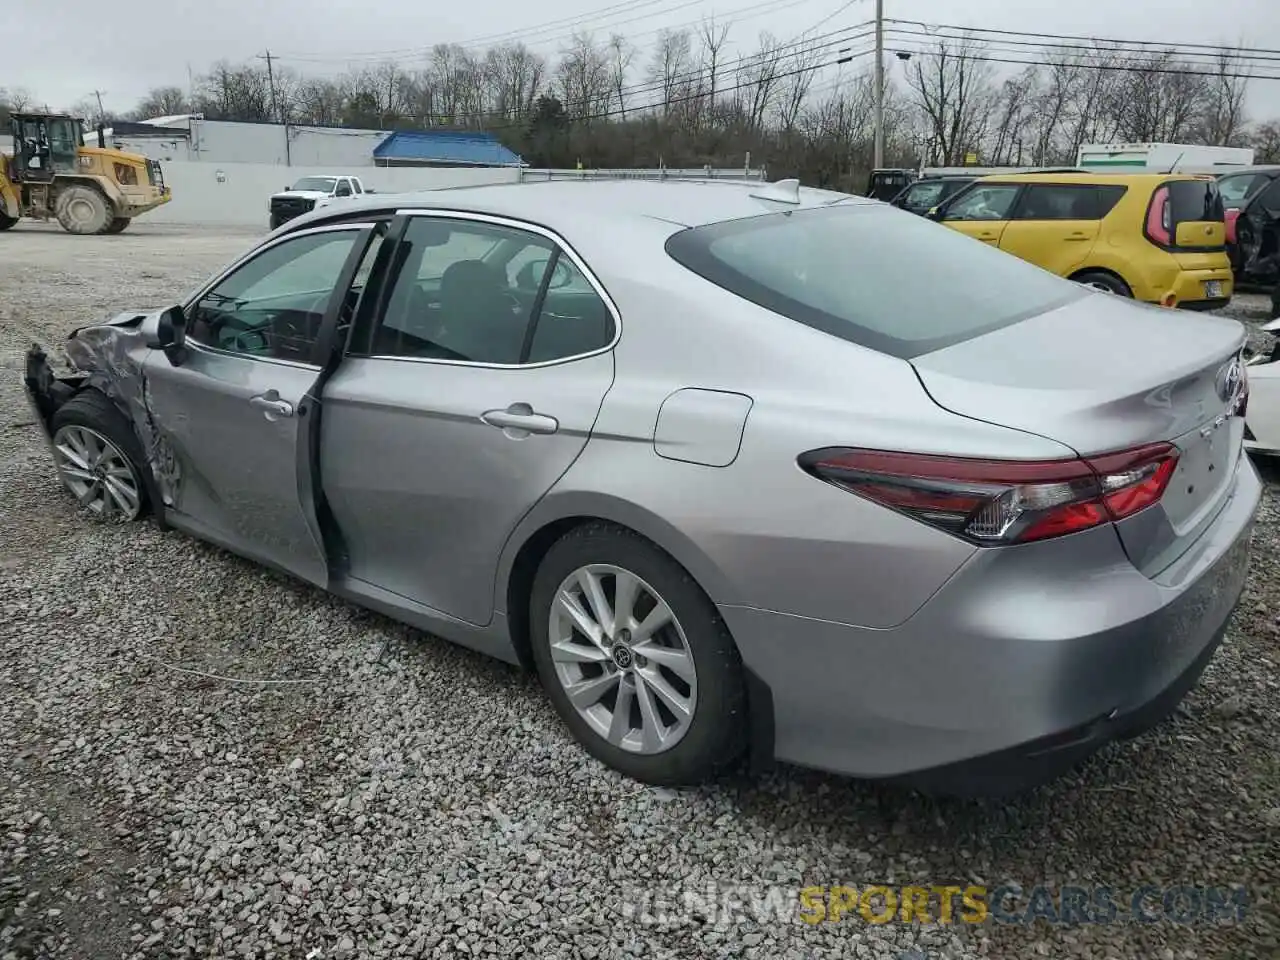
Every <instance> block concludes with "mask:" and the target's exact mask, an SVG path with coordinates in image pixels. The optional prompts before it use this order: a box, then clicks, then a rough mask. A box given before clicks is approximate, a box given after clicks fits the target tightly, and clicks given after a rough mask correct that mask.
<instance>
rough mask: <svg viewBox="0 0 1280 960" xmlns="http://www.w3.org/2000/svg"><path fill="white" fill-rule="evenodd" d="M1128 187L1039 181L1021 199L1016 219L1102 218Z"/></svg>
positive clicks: (1029, 187) (1015, 214)
mask: <svg viewBox="0 0 1280 960" xmlns="http://www.w3.org/2000/svg"><path fill="white" fill-rule="evenodd" d="M1125 189H1126V188H1125V187H1122V186H1113V185H1106V186H1096V185H1093V184H1080V183H1036V184H1031V185H1030V186H1028V187H1027V189H1026V191H1025V192H1024V193H1023V195H1022V199H1021V200H1020V201H1018V209H1017V211H1016V212H1015V213H1014V215H1013V216H1014V219H1015V220H1101V219H1102V218H1103V217H1105V216H1106V215H1107V214H1108V213H1110V212H1111V210H1112V208H1113V207H1114V206H1115V205H1116V204H1117V203H1119V202H1120V198H1121V197H1123V196H1124V193H1125Z"/></svg>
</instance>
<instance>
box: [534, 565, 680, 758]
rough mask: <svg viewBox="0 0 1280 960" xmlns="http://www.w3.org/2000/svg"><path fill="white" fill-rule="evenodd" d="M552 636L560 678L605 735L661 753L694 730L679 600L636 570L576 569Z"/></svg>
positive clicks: (557, 607)
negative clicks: (670, 599)
mask: <svg viewBox="0 0 1280 960" xmlns="http://www.w3.org/2000/svg"><path fill="white" fill-rule="evenodd" d="M547 638H548V642H549V644H550V653H551V660H552V662H553V664H554V665H555V673H556V679H557V680H558V681H559V682H560V684H561V686H562V687H563V688H564V691H565V693H566V694H567V695H568V698H569V702H570V703H571V704H572V705H573V708H574V709H575V710H576V711H577V712H578V714H579V715H580V716H581V717H582V719H583V720H585V721H586V722H587V725H588V726H590V727H591V729H592V730H593V731H595V733H597V734H598V735H599V736H600V737H602V738H603V739H605V740H606V741H608V742H609V743H611V744H613V745H614V746H615V747H618V748H619V749H621V750H625V751H627V752H629V753H638V754H656V753H662V752H663V751H666V750H669V749H671V748H672V747H674V746H675V745H676V744H677V743H679V742H680V740H681V739H682V738H683V737H684V735H685V734H686V733H687V732H688V730H689V726H690V724H691V723H692V722H693V718H694V714H695V711H696V710H697V705H698V675H697V670H696V669H695V667H694V661H693V654H692V652H691V651H690V649H689V643H688V640H687V638H686V637H685V633H684V630H683V628H682V627H681V626H680V622H679V620H677V618H676V616H675V614H674V613H673V612H672V610H671V607H670V606H668V605H667V603H666V601H665V600H663V599H662V597H661V596H659V595H658V592H657V591H656V590H654V588H653V587H651V586H650V585H649V584H647V583H646V582H645V581H644V580H642V579H640V578H639V577H638V576H636V575H635V574H634V573H631V572H630V571H628V570H624V569H622V568H621V567H616V566H613V565H610V564H590V565H588V566H584V567H580V568H578V569H577V570H575V571H574V572H573V573H571V574H569V576H567V577H566V578H565V579H564V580H563V582H561V584H560V587H559V589H558V590H557V591H556V594H555V599H554V601H553V602H552V604H551V615H550V622H549V625H548V631H547Z"/></svg>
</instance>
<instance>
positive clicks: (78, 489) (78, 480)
mask: <svg viewBox="0 0 1280 960" xmlns="http://www.w3.org/2000/svg"><path fill="white" fill-rule="evenodd" d="M53 447H54V452H55V455H56V459H57V465H58V474H59V475H60V476H61V477H62V482H63V483H65V484H66V486H67V489H68V490H70V491H71V492H72V494H74V495H75V498H76V499H77V500H79V501H80V505H81V506H82V507H84V508H85V509H87V510H89V511H91V512H92V513H95V514H97V515H98V516H99V517H101V518H103V519H104V520H133V519H135V518H136V517H137V516H138V513H139V512H140V510H141V509H142V492H141V490H140V488H139V481H138V477H137V476H136V474H135V473H134V470H133V466H132V465H131V464H130V463H129V459H128V458H127V457H126V456H125V455H124V454H123V453H122V452H121V451H120V448H119V447H117V446H116V445H115V444H114V443H112V442H111V441H110V440H108V439H107V438H106V437H104V436H103V435H102V434H100V433H98V431H96V430H94V429H92V428H90V427H82V426H79V425H71V424H68V425H67V426H65V427H62V428H61V429H59V430H58V432H57V433H56V434H54V437H53Z"/></svg>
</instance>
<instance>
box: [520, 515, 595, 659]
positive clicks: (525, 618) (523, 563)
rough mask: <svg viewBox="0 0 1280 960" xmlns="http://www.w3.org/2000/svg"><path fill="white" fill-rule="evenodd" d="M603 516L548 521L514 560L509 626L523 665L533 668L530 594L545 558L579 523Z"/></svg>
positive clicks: (585, 522) (592, 520)
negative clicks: (553, 546)
mask: <svg viewBox="0 0 1280 960" xmlns="http://www.w3.org/2000/svg"><path fill="white" fill-rule="evenodd" d="M599 519H600V518H599V517H585V516H584V517H563V518H561V519H559V520H555V521H552V522H551V523H549V524H547V525H546V526H545V527H543V528H542V529H541V530H539V531H538V532H537V533H535V534H534V535H533V536H531V537H530V538H529V539H528V540H526V541H525V543H524V546H522V547H521V548H520V552H519V553H517V554H516V559H515V562H513V563H512V564H511V576H510V577H508V578H507V629H508V630H509V631H510V633H511V643H512V645H513V646H514V647H515V648H516V656H518V657H519V658H520V666H522V667H523V668H524V669H525V670H528V671H530V672H533V670H534V664H533V650H532V648H531V646H530V639H529V637H530V635H529V597H530V595H531V594H532V593H533V578H534V576H535V575H536V574H537V572H538V566H539V564H541V563H542V558H543V557H545V556H546V555H547V551H548V550H550V549H551V545H552V544H553V543H555V542H556V541H557V540H559V539H560V538H561V537H563V536H564V535H565V534H566V533H568V532H569V531H570V530H572V529H574V528H575V527H580V526H582V525H583V524H587V523H592V522H595V521H597V520H599Z"/></svg>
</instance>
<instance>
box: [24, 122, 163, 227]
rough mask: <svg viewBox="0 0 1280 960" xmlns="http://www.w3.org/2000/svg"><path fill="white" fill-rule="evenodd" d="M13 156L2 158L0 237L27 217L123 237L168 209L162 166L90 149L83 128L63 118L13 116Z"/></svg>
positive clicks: (100, 147)
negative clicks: (136, 221)
mask: <svg viewBox="0 0 1280 960" xmlns="http://www.w3.org/2000/svg"><path fill="white" fill-rule="evenodd" d="M9 126H10V133H11V134H12V136H13V155H12V156H6V155H4V154H0V231H2V230H8V229H9V228H10V227H12V226H13V225H14V224H15V223H17V222H18V220H20V219H21V218H22V217H30V218H31V219H34V220H45V221H47V220H50V219H54V218H56V219H57V221H58V223H60V224H62V229H64V230H66V231H67V232H68V233H81V234H89V233H120V232H121V231H122V230H124V229H125V228H126V227H127V226H129V223H130V221H132V220H133V218H134V217H136V216H138V215H139V214H143V213H146V212H147V211H148V210H154V209H155V208H156V207H158V206H160V205H162V204H165V203H168V202H169V201H170V200H171V199H172V198H173V197H172V194H171V193H170V192H169V188H168V187H166V186H165V183H164V174H163V173H162V172H161V170H160V164H159V162H158V161H156V160H149V159H148V158H146V157H143V156H139V155H138V154H136V153H125V152H124V151H123V150H110V149H107V148H106V147H105V146H103V144H102V136H101V132H99V138H98V146H96V147H87V146H85V145H84V136H85V134H84V123H83V122H82V121H81V120H79V119H77V118H75V117H71V116H67V115H65V114H54V113H15V114H13V115H12V117H11V118H10V124H9Z"/></svg>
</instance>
